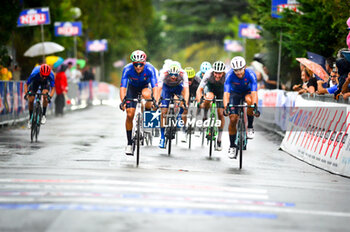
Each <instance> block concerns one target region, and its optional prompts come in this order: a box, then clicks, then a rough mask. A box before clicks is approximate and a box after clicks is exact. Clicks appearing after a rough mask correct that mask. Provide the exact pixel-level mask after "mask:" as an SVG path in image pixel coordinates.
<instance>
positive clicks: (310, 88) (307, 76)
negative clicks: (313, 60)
mask: <svg viewBox="0 0 350 232" xmlns="http://www.w3.org/2000/svg"><path fill="white" fill-rule="evenodd" d="M301 79H302V80H305V82H304V84H303V85H302V87H301V89H300V90H299V94H303V93H310V94H314V93H315V92H316V91H317V79H316V78H315V77H314V76H313V73H312V72H311V71H310V70H309V69H307V68H305V69H304V70H303V71H302V72H301Z"/></svg>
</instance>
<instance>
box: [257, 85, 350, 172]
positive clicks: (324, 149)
mask: <svg viewBox="0 0 350 232" xmlns="http://www.w3.org/2000/svg"><path fill="white" fill-rule="evenodd" d="M258 94H259V107H260V109H261V118H259V120H257V122H258V123H259V124H260V125H265V126H267V128H269V129H273V130H274V131H276V132H278V133H279V134H281V135H283V136H284V138H283V141H282V143H281V148H282V149H283V150H284V151H286V152H288V153H289V154H291V155H293V156H295V157H297V158H299V159H301V160H304V161H305V162H307V163H309V164H312V165H315V166H317V167H319V168H322V169H324V170H327V171H330V172H332V173H335V174H340V175H344V176H348V177H350V138H349V136H348V134H349V133H350V116H349V115H350V104H349V102H348V101H346V100H344V99H342V100H340V101H335V100H334V99H333V97H332V96H331V95H329V96H316V97H312V96H310V95H303V96H301V95H298V94H297V93H295V92H285V91H282V90H270V91H268V90H259V93H258Z"/></svg>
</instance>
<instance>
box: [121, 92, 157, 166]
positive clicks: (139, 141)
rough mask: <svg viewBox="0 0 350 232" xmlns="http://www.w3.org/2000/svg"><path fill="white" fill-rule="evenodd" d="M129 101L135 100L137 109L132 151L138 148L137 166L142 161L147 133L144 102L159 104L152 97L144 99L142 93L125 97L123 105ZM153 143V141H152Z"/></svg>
mask: <svg viewBox="0 0 350 232" xmlns="http://www.w3.org/2000/svg"><path fill="white" fill-rule="evenodd" d="M127 101H134V102H136V110H135V122H134V123H133V137H132V152H133V154H134V152H135V149H136V166H139V162H140V146H141V145H143V143H144V139H145V135H144V134H145V133H144V131H143V126H142V125H143V118H142V104H141V103H143V102H150V101H152V102H153V104H154V106H156V107H157V104H155V100H154V98H153V97H152V99H142V95H141V94H139V95H138V96H137V98H124V99H123V102H122V105H125V103H126V102H127ZM149 136H152V135H151V134H150V135H147V139H146V143H147V145H148V144H149V142H148V141H150V140H149ZM150 143H151V142H150Z"/></svg>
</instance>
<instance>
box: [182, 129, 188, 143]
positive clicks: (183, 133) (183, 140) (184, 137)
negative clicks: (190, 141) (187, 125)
mask: <svg viewBox="0 0 350 232" xmlns="http://www.w3.org/2000/svg"><path fill="white" fill-rule="evenodd" d="M181 142H183V143H187V133H186V132H185V131H182V132H181Z"/></svg>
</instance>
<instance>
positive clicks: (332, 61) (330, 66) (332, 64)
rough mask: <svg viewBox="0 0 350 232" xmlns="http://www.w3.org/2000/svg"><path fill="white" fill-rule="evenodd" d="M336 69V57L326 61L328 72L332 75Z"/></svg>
mask: <svg viewBox="0 0 350 232" xmlns="http://www.w3.org/2000/svg"><path fill="white" fill-rule="evenodd" d="M334 67H335V58H334V57H328V58H327V59H326V72H327V73H328V74H330V73H331V72H332V71H333V69H334Z"/></svg>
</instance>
